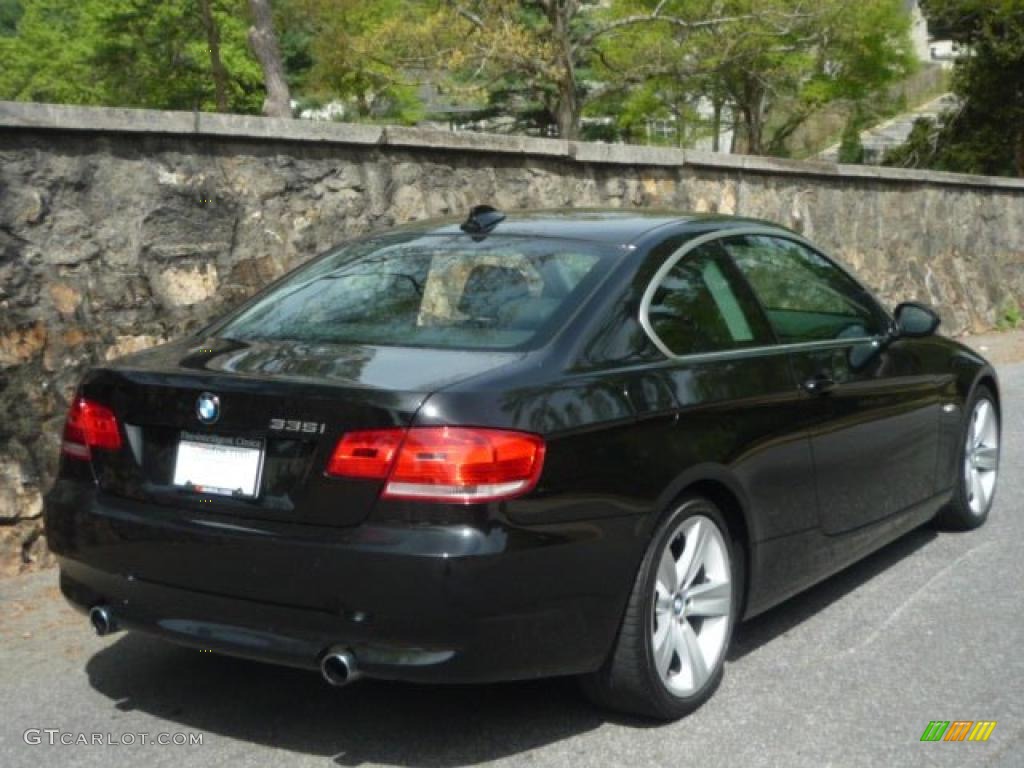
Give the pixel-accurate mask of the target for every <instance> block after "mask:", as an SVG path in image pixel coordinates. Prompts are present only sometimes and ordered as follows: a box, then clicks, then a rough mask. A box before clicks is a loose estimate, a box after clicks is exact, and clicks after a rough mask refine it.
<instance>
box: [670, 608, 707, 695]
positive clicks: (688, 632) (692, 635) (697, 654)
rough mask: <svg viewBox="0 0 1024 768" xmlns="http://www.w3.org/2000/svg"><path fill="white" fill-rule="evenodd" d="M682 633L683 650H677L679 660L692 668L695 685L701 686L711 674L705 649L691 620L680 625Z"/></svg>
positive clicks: (692, 679) (691, 673)
mask: <svg viewBox="0 0 1024 768" xmlns="http://www.w3.org/2000/svg"><path fill="white" fill-rule="evenodd" d="M680 635H681V636H682V644H683V650H677V653H678V654H679V660H680V661H681V662H682V665H683V667H685V668H687V669H689V670H690V679H691V684H692V685H693V687H694V688H699V687H700V686H702V685H703V684H704V681H705V680H707V679H708V674H709V672H708V665H707V662H706V661H705V660H704V651H702V650H701V647H700V643H699V642H698V641H697V633H696V632H694V631H693V627H691V626H690V624H689V622H685V621H684V622H683V623H682V624H681V625H680Z"/></svg>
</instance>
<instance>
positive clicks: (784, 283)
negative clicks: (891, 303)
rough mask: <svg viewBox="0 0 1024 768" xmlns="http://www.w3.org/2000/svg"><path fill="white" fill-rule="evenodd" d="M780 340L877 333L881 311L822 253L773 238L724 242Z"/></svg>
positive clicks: (881, 323) (855, 337)
mask: <svg viewBox="0 0 1024 768" xmlns="http://www.w3.org/2000/svg"><path fill="white" fill-rule="evenodd" d="M723 245H724V246H725V249H726V251H728V253H729V255H730V256H731V257H732V258H733V261H734V262H735V263H736V265H737V266H738V267H739V269H740V271H741V272H742V273H743V275H744V276H745V277H746V278H747V280H748V281H749V282H750V284H751V285H752V286H753V288H754V292H755V293H756V294H757V297H758V298H759V299H760V300H761V304H762V305H763V306H764V309H765V312H766V313H767V314H768V318H769V320H770V321H771V323H772V326H773V327H774V329H775V332H776V334H777V336H778V337H779V340H780V341H781V342H783V343H790V344H792V343H799V342H807V341H824V340H829V339H846V338H850V339H857V338H866V337H870V336H876V335H878V334H880V333H881V332H882V330H883V328H884V325H885V323H884V314H883V313H882V311H881V309H880V308H879V307H878V305H877V303H876V302H875V300H874V299H872V298H871V296H870V295H869V294H868V293H867V291H865V290H864V289H863V288H861V287H860V286H859V285H858V284H857V283H856V281H854V280H853V279H852V278H850V277H849V275H847V274H846V273H845V272H843V271H842V270H841V269H839V268H838V267H837V266H836V265H834V264H832V263H831V262H830V261H829V260H828V259H826V258H825V257H824V256H822V255H821V254H818V253H815V252H814V251H812V250H811V249H810V248H807V247H805V246H803V245H801V244H800V243H797V242H794V241H792V240H784V239H782V238H776V237H764V236H746V237H736V238H730V239H728V240H725V241H723Z"/></svg>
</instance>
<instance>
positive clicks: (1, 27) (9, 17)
mask: <svg viewBox="0 0 1024 768" xmlns="http://www.w3.org/2000/svg"><path fill="white" fill-rule="evenodd" d="M21 12H22V9H21V2H19V0H0V37H11V36H13V35H14V34H15V33H16V32H17V31H18V20H19V19H21Z"/></svg>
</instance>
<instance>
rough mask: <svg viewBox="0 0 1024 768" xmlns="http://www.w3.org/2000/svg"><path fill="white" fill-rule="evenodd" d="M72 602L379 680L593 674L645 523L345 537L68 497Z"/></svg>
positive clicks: (396, 529) (49, 519)
mask: <svg viewBox="0 0 1024 768" xmlns="http://www.w3.org/2000/svg"><path fill="white" fill-rule="evenodd" d="M45 514H46V526H47V535H48V538H49V542H50V546H51V549H53V551H54V552H55V553H56V554H57V556H58V560H59V563H60V567H61V589H62V591H63V593H64V595H65V596H66V597H67V598H68V600H69V601H70V602H71V603H72V604H73V605H75V606H76V607H78V608H80V609H82V610H88V608H90V607H92V606H94V605H98V604H103V605H107V606H108V607H109V608H110V610H111V612H112V614H113V616H114V618H115V621H116V622H117V623H118V625H119V626H121V627H123V628H125V629H133V630H139V631H142V632H147V633H150V634H154V635H158V636H161V637H164V638H166V639H169V640H171V641H174V642H177V643H180V644H184V645H189V646H194V647H197V648H203V649H210V650H213V651H217V652H221V653H227V654H231V655H237V656H244V657H248V658H253V659H258V660H263V661H268V662H273V663H278V664H286V665H290V666H296V667H304V668H311V669H312V668H316V667H317V666H318V664H319V660H320V658H321V656H322V654H323V653H324V651H325V650H326V649H327V648H329V647H333V646H339V645H340V646H345V647H348V648H350V649H351V650H352V652H353V653H354V655H355V656H356V659H357V661H358V664H359V668H360V670H361V671H362V672H363V674H365V675H367V676H369V677H378V678H389V679H402V680H414V681H424V682H488V681H497V680H512V679H522V678H530V677H539V676H547V675H561V674H576V673H582V672H587V671H591V670H594V669H596V668H597V667H598V666H600V664H601V663H602V661H603V660H604V658H605V657H606V655H607V653H608V651H609V650H610V648H611V644H612V642H613V640H614V636H615V632H616V631H617V628H618V623H619V621H620V619H621V616H622V611H623V610H624V606H625V601H626V598H627V595H628V591H629V589H630V586H631V584H632V580H633V577H634V575H635V568H636V566H637V563H638V562H639V557H640V552H641V550H642V546H641V545H640V543H639V542H637V541H636V539H635V536H636V533H635V519H634V518H617V519H605V520H601V521H598V522H588V523H585V524H584V523H574V524H564V525H559V526H550V527H548V526H545V527H529V528H521V527H516V526H511V525H509V524H506V523H496V522H491V523H488V524H487V525H485V526H479V527H477V526H398V525H394V526H392V525H388V526H385V525H370V524H364V525H359V526H355V527H350V528H322V527H318V526H303V525H290V524H282V523H268V522H262V521H255V520H244V521H242V520H239V519H237V518H234V519H228V518H224V517H220V516H217V515H213V514H209V515H199V514H197V513H195V512H192V511H187V510H179V509H176V508H171V507H165V506H155V505H147V504H140V503H137V502H131V501H126V500H123V499H115V498H110V497H105V496H104V495H102V494H100V493H98V492H97V491H96V490H95V488H93V487H92V486H89V485H86V484H83V483H79V482H74V481H58V483H57V484H56V485H55V486H54V488H53V490H52V491H51V492H50V494H48V496H47V499H46V507H45Z"/></svg>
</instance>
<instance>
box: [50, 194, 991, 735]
mask: <svg viewBox="0 0 1024 768" xmlns="http://www.w3.org/2000/svg"><path fill="white" fill-rule="evenodd" d="M938 324H939V320H938V317H937V316H936V315H935V313H933V312H932V311H931V310H930V309H928V308H927V307H925V306H923V305H920V304H914V303H909V304H903V305H901V306H899V307H897V308H896V310H895V313H894V314H893V315H890V314H889V313H888V312H887V311H886V310H885V309H884V308H883V306H882V304H881V303H880V302H879V301H878V300H877V299H875V298H874V297H873V296H872V294H871V293H870V291H869V290H867V289H866V288H865V287H864V286H863V285H862V284H861V283H860V282H858V280H857V279H856V278H854V277H853V276H852V275H851V274H850V273H849V272H848V271H846V270H844V269H843V268H842V267H840V266H839V265H837V264H836V262H835V261H833V260H832V259H830V258H829V257H828V256H826V255H825V254H824V253H822V251H821V250H820V249H818V248H816V247H815V246H814V245H812V244H811V243H809V242H808V241H806V240H805V239H803V238H802V237H800V236H798V235H796V234H794V233H793V232H790V231H788V230H786V229H783V228H781V227H778V226H774V225H771V224H766V223H763V222H758V221H751V220H744V219H738V218H729V217H721V216H681V215H667V214H656V213H650V214H647V213H641V212H622V211H619V212H611V211H608V212H580V211H571V212H555V213H550V212H549V213H521V214H515V215H509V216H505V215H504V214H503V213H501V212H500V211H497V210H495V209H493V208H489V207H486V206H480V207H478V208H475V209H474V210H473V211H472V212H471V214H470V216H469V218H468V219H466V220H465V221H464V222H462V223H461V224H459V223H453V224H436V223H435V224H421V225H417V226H412V227H406V228H400V229H395V230H392V231H390V232H388V233H386V234H380V235H375V236H371V237H367V238H365V239H361V240H357V241H355V242H351V243H348V244H346V245H343V246H341V247H339V248H336V249H333V250H331V251H329V252H327V253H326V254H324V255H323V256H321V257H319V258H317V259H314V260H313V261H311V262H309V263H308V264H306V265H304V266H303V267H301V268H300V269H298V270H296V271H294V272H292V273H291V274H289V275H287V276H286V277H284V278H283V279H282V280H280V281H279V282H277V283H276V284H274V285H272V286H270V287H269V288H267V289H266V290H265V291H263V292H262V293H261V294H259V295H258V296H256V297H255V298H254V299H252V300H251V301H249V302H248V303H246V304H244V305H243V306H241V307H239V308H238V309H237V310H235V311H233V312H232V313H231V314H229V315H228V316H226V317H225V318H223V319H221V320H219V321H218V322H216V323H214V324H213V325H210V326H209V327H207V328H205V329H203V330H202V331H201V332H200V333H198V334H196V335H194V336H192V337H190V338H186V339H183V340H181V341H178V342H175V343H171V344H168V345H165V346H162V347H158V348H155V349H151V350H148V351H145V352H142V353H139V354H135V355H132V356H130V357H127V358H124V359H121V360H118V361H116V362H113V363H109V364H105V365H102V366H99V367H97V368H95V369H93V370H92V371H90V372H89V373H88V375H87V376H86V377H85V378H84V380H83V381H82V383H81V386H80V388H79V389H78V391H77V393H76V394H75V397H74V401H73V404H72V406H71V410H70V413H69V415H68V418H67V424H66V427H65V430H64V437H63V449H62V453H63V455H62V461H61V468H60V473H59V477H58V479H57V481H56V483H55V484H54V486H53V488H52V490H51V491H50V492H49V494H48V495H47V498H46V531H47V536H48V537H49V543H50V547H51V548H52V549H53V551H54V552H55V553H56V554H57V556H58V559H59V562H60V569H61V574H60V583H61V588H62V591H63V593H64V594H65V596H66V597H67V598H68V599H69V600H70V601H71V603H72V604H74V605H75V606H77V607H79V608H80V609H82V610H83V611H86V612H88V614H89V617H90V620H91V622H92V624H93V626H94V627H95V629H96V630H97V631H98V632H99V633H101V634H105V633H107V632H112V631H114V630H116V629H119V628H121V629H130V630H139V631H142V632H147V633H151V634H154V635H158V636H161V637H164V638H166V639H168V640H171V641H174V642H177V643H181V644H184V645H189V646H193V647H196V648H202V649H209V650H213V651H216V652H222V653H226V654H234V655H238V656H244V657H249V658H252V659H258V660H263V661H269V662H275V663H280V664H288V665H292V666H295V667H303V668H309V669H319V670H320V671H321V673H322V675H323V677H324V678H326V679H327V681H328V682H330V683H333V684H335V685H342V684H345V683H348V682H351V681H353V680H355V679H356V678H358V677H360V676H366V677H370V678H390V679H400V680H411V681H424V682H486V681H496V680H511V679H522V678H532V677H538V676H544V675H579V676H581V679H582V680H583V688H584V690H585V691H586V692H587V693H588V695H590V696H591V697H592V698H593V699H594V700H595V701H597V702H599V703H600V704H602V705H605V706H608V707H612V708H617V709H620V710H625V711H629V712H633V713H638V714H643V715H647V716H652V717H655V718H663V719H670V718H676V717H679V716H681V715H683V714H685V713H687V712H689V711H691V710H692V709H694V708H695V707H697V706H698V705H700V704H701V703H702V702H703V701H705V700H706V699H707V698H708V697H709V696H710V695H711V693H712V692H713V691H714V689H715V687H716V686H717V684H718V682H719V680H720V679H721V676H722V669H723V664H724V660H725V657H726V654H727V652H728V649H729V644H730V640H731V638H732V635H733V630H734V628H735V626H736V623H737V622H738V621H740V620H742V619H744V618H747V617H750V616H753V615H755V614H758V613H761V612H762V611H765V610H767V609H768V608H771V607H772V606H773V605H775V604H777V603H779V602H781V601H782V600H785V599H786V598H787V597H789V596H791V595H793V594H794V593H796V592H799V591H800V590H802V589H805V588H806V587H808V586H810V585H812V584H814V583H815V582H817V581H819V580H821V579H824V578H826V577H827V576H829V575H830V574H833V573H835V572H836V571H838V570H840V569H841V568H843V567H845V566H847V565H849V564H850V563H852V562H853V561H855V560H857V559H858V558H861V557H864V556H865V555H866V554H868V553H870V552H872V551H873V550H876V549H878V548H879V547H881V546H883V545H884V544H886V543H887V542H890V541H892V540H893V539H895V538H897V537H898V536H900V535H902V534H904V533H906V532H908V531H910V530H911V529H913V528H915V527H917V526H920V525H922V524H924V523H927V522H929V521H932V520H936V521H937V522H938V523H940V524H941V525H944V526H948V527H954V528H960V529H967V528H974V527H976V526H978V525H981V524H982V523H983V522H984V521H985V519H986V517H987V515H988V512H989V508H990V507H991V505H992V498H993V494H994V492H995V484H996V475H997V471H998V467H999V425H1000V403H999V389H998V386H997V380H996V375H995V372H994V371H993V369H992V367H991V366H990V365H989V364H988V363H987V362H986V361H985V360H984V359H982V358H981V357H979V356H978V355H977V354H975V353H974V352H972V351H971V350H969V349H967V348H966V347H963V346H961V345H960V344H957V343H955V342H953V341H951V340H949V339H947V338H943V337H941V336H938V335H936V333H935V332H936V327H937V326H938Z"/></svg>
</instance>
